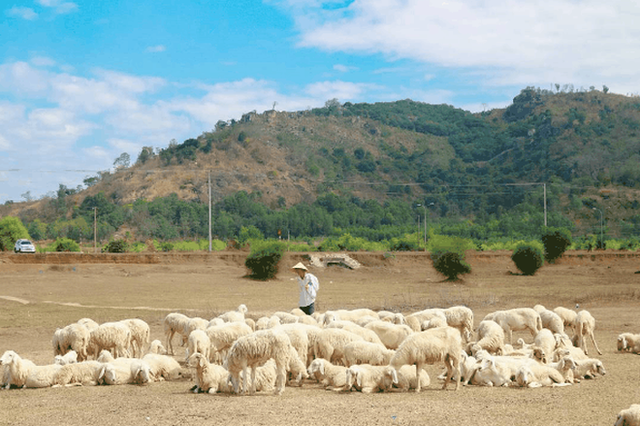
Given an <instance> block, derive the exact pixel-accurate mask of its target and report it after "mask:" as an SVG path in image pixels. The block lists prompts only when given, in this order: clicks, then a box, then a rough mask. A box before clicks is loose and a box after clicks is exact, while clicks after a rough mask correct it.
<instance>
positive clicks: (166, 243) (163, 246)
mask: <svg viewBox="0 0 640 426" xmlns="http://www.w3.org/2000/svg"><path fill="white" fill-rule="evenodd" d="M160 250H162V251H164V252H168V251H171V250H173V243H170V242H169V241H164V242H162V243H160Z"/></svg>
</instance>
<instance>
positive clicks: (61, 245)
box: [53, 238, 80, 251]
mask: <svg viewBox="0 0 640 426" xmlns="http://www.w3.org/2000/svg"><path fill="white" fill-rule="evenodd" d="M53 249H54V250H55V251H80V244H78V243H76V242H75V241H73V240H71V239H69V238H58V239H56V241H55V243H53Z"/></svg>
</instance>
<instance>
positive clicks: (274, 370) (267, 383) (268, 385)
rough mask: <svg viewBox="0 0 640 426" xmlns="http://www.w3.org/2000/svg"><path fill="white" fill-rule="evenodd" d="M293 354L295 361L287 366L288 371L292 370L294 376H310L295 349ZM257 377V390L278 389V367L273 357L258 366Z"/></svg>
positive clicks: (269, 390)
mask: <svg viewBox="0 0 640 426" xmlns="http://www.w3.org/2000/svg"><path fill="white" fill-rule="evenodd" d="M291 356H292V358H291V360H292V361H293V362H291V363H290V364H289V367H287V370H288V372H290V373H291V374H292V375H294V376H298V377H300V378H301V379H302V378H307V377H309V375H308V374H307V371H306V369H305V368H304V365H303V364H302V362H301V361H300V359H299V358H298V355H297V354H296V353H295V351H293V352H292V354H291ZM252 373H253V372H252ZM255 377H256V380H255V385H254V386H255V390H256V392H260V391H264V392H272V391H273V390H274V389H276V382H277V380H278V367H277V364H276V362H275V361H274V360H273V359H270V360H269V361H267V362H266V363H265V364H264V365H261V366H260V367H257V368H256V372H255Z"/></svg>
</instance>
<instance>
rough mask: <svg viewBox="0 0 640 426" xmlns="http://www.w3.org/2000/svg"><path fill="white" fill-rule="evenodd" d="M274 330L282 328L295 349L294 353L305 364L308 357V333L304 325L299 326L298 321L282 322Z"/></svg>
mask: <svg viewBox="0 0 640 426" xmlns="http://www.w3.org/2000/svg"><path fill="white" fill-rule="evenodd" d="M275 330H282V331H284V332H285V333H287V336H289V340H290V341H291V346H293V348H294V349H295V350H296V353H297V355H298V357H299V358H300V360H301V361H303V362H304V363H305V368H306V364H307V359H308V357H309V335H308V333H307V330H306V327H305V326H299V325H298V323H288V324H282V325H279V326H278V327H276V328H275Z"/></svg>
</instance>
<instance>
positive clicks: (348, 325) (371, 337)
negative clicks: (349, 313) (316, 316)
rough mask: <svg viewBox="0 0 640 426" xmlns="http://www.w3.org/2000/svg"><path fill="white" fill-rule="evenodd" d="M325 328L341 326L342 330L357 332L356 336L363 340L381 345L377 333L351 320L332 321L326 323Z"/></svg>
mask: <svg viewBox="0 0 640 426" xmlns="http://www.w3.org/2000/svg"><path fill="white" fill-rule="evenodd" d="M325 327H326V328H341V329H343V330H347V331H350V332H351V333H353V334H357V335H358V336H360V337H362V338H363V339H364V340H366V341H367V342H371V343H378V344H380V345H382V344H383V343H382V341H381V340H380V338H379V337H378V335H377V334H376V333H375V332H374V331H372V330H370V329H368V328H365V327H361V326H359V325H358V324H356V323H354V322H351V321H342V320H339V321H332V322H330V323H329V324H327V325H326V326H325Z"/></svg>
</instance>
